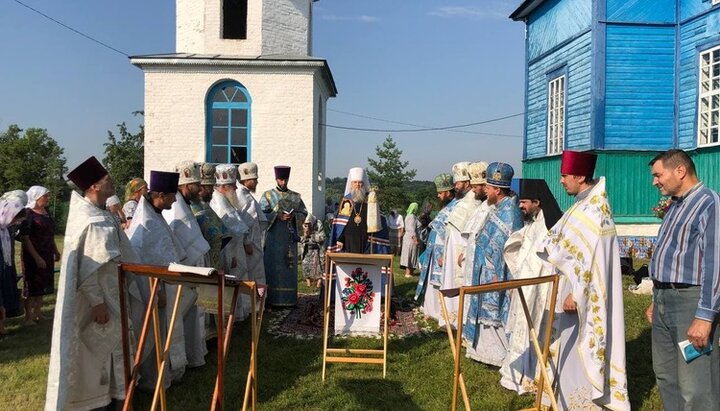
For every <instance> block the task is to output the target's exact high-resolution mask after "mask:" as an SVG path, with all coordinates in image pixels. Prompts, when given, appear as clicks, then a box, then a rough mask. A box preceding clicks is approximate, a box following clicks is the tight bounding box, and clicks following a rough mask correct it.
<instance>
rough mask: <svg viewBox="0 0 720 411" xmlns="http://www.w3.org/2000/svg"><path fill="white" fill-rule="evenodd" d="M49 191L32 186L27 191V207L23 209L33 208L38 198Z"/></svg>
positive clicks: (41, 187)
mask: <svg viewBox="0 0 720 411" xmlns="http://www.w3.org/2000/svg"><path fill="white" fill-rule="evenodd" d="M49 192H50V190H48V189H47V188H45V187H43V186H32V187H30V188H29V189H28V191H27V205H26V206H25V207H27V208H35V202H36V201H37V200H38V198H40V197H42V196H44V195H45V194H47V193H49Z"/></svg>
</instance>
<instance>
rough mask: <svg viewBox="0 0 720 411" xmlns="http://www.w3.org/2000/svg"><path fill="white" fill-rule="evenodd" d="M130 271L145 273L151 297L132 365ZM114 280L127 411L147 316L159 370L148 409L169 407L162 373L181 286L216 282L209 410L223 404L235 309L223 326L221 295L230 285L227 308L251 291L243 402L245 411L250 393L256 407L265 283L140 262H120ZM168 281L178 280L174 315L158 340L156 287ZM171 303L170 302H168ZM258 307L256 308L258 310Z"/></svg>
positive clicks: (158, 320) (130, 407) (146, 333)
mask: <svg viewBox="0 0 720 411" xmlns="http://www.w3.org/2000/svg"><path fill="white" fill-rule="evenodd" d="M128 274H131V275H135V276H143V277H148V279H149V280H150V297H149V298H150V300H149V302H148V304H147V307H146V308H145V315H144V316H143V324H142V328H141V329H140V330H139V336H138V344H137V350H136V352H135V358H134V361H133V364H132V367H131V366H130V336H129V335H128V329H129V324H128V318H129V317H128V315H129V314H128V307H127V296H128V290H127V278H128ZM118 281H119V289H120V290H119V291H120V312H121V317H122V318H121V321H122V344H123V361H124V366H125V400H124V403H123V411H129V410H130V409H132V399H133V396H134V394H135V390H136V385H137V380H138V377H139V372H140V363H141V361H142V354H143V349H144V346H145V341H146V340H147V337H148V332H149V328H150V326H151V325H150V320H151V319H152V327H153V335H154V338H155V341H154V343H155V356H156V366H157V370H158V376H157V383H156V386H155V391H154V393H153V401H152V406H151V410H153V411H154V410H155V409H157V406H158V404H159V405H160V409H161V410H162V411H165V410H167V404H166V401H165V386H164V384H163V381H164V377H165V375H164V374H165V369H166V366H165V364H166V363H167V361H168V357H169V352H170V342H171V341H172V335H173V331H174V325H175V322H176V321H177V314H178V311H179V308H180V301H181V297H182V293H183V287H184V286H185V285H188V286H197V285H211V286H215V287H217V290H218V294H217V303H218V306H217V309H218V315H217V326H218V327H217V332H218V336H217V344H218V353H217V359H218V360H217V375H216V378H215V389H214V391H213V396H212V402H211V404H210V409H211V410H222V409H223V405H224V403H223V376H224V368H225V361H226V360H227V356H228V353H229V348H230V337H231V336H232V328H233V325H234V321H235V310H231V311H230V312H229V315H228V318H227V324H226V325H224V322H225V320H226V319H225V316H224V312H223V294H224V288H225V287H228V288H231V289H232V290H233V295H232V304H231V307H235V306H236V304H237V300H238V294H239V293H243V294H248V295H250V297H251V298H250V301H251V307H252V312H251V314H250V316H251V328H252V331H251V335H252V341H251V344H250V351H251V352H250V366H249V371H248V381H247V384H246V388H245V399H244V402H243V410H245V409H246V407H247V403H248V399H249V397H252V398H251V400H252V409H253V410H255V408H256V403H257V378H256V375H257V343H258V339H259V327H260V324H261V321H262V311H263V309H264V306H265V295H266V293H265V292H264V291H265V286H264V285H260V286H259V285H257V284H256V283H255V282H254V281H238V280H235V279H231V278H226V277H225V276H224V275H223V274H220V273H218V272H217V271H215V270H212V271H211V272H210V274H209V275H208V276H205V275H200V274H193V273H180V272H174V271H169V270H168V268H167V267H165V266H156V265H143V264H118ZM160 281H166V282H169V283H175V284H178V288H177V296H176V298H175V304H174V305H173V307H172V316H171V317H170V323H169V324H168V332H167V336H166V338H165V341H164V343H161V341H160V316H159V310H158V289H159V287H158V286H159V282H160ZM258 294H261V296H260V300H259V301H258V298H257V297H258ZM168 308H170V307H168ZM257 308H259V309H257Z"/></svg>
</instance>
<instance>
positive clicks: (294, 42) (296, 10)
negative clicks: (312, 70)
mask: <svg viewBox="0 0 720 411" xmlns="http://www.w3.org/2000/svg"><path fill="white" fill-rule="evenodd" d="M311 7H312V0H265V1H264V2H263V21H262V54H263V55H268V54H298V55H303V56H307V55H309V54H310V8H311Z"/></svg>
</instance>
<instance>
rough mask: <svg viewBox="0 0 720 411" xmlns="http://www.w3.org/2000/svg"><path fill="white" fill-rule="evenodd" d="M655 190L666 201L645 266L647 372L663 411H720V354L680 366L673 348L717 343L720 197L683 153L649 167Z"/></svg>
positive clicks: (664, 157)
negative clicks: (648, 288) (648, 289)
mask: <svg viewBox="0 0 720 411" xmlns="http://www.w3.org/2000/svg"><path fill="white" fill-rule="evenodd" d="M650 166H651V167H652V176H653V185H655V186H656V187H657V188H658V189H659V190H660V194H662V195H666V196H671V199H672V202H671V204H670V206H669V208H668V210H667V213H666V214H665V218H664V219H663V222H662V225H661V226H660V232H659V234H658V241H657V246H656V248H655V253H654V254H653V256H652V258H651V260H650V276H651V277H652V279H653V282H654V285H655V289H654V292H653V303H652V304H650V307H648V310H647V318H648V321H650V322H651V323H652V354H653V369H654V371H655V376H656V379H657V385H658V388H659V389H660V395H661V397H662V400H663V403H664V405H665V409H667V410H720V350H718V349H717V347H715V348H716V349H715V350H714V351H713V352H712V353H711V354H710V355H702V356H700V357H699V358H697V359H695V360H693V361H692V362H688V363H686V362H685V360H684V358H683V357H682V354H681V352H680V349H679V347H678V343H679V342H682V341H684V340H688V341H689V342H690V343H691V344H692V345H693V346H694V347H695V348H696V349H698V350H701V349H703V348H705V347H706V346H707V345H709V344H712V343H713V342H715V341H716V339H717V337H718V334H719V333H718V319H719V316H718V315H717V314H718V310H720V300H719V297H720V272H719V270H720V229H719V227H718V224H720V198H718V194H717V193H715V192H714V191H712V190H710V189H708V188H707V187H705V186H704V185H703V184H702V183H701V182H700V180H698V177H697V174H696V172H695V164H694V163H693V161H692V159H691V158H690V157H689V156H688V155H687V153H685V152H684V151H682V150H669V151H666V152H665V153H662V154H660V155H658V156H657V157H655V158H654V159H653V160H652V161H651V162H650Z"/></svg>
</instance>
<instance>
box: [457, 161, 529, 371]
mask: <svg viewBox="0 0 720 411" xmlns="http://www.w3.org/2000/svg"><path fill="white" fill-rule="evenodd" d="M513 174H514V171H513V168H512V167H511V166H510V165H508V164H505V163H491V164H490V165H488V168H487V184H486V186H485V194H486V195H487V202H488V204H490V205H495V209H494V210H492V211H490V214H489V216H488V219H487V222H486V223H485V226H484V227H483V229H482V230H481V231H480V235H479V236H478V238H477V240H476V243H475V258H474V263H473V271H472V285H480V284H488V283H494V282H498V281H507V280H511V279H512V278H511V276H510V271H509V270H508V267H507V265H506V264H505V261H504V260H503V249H504V247H505V242H506V241H507V239H508V237H510V234H512V232H514V231H517V230H519V229H520V228H522V226H523V218H522V213H521V211H520V208H519V207H518V200H517V196H516V195H515V193H513V192H512V191H511V190H510V182H511V180H512V177H513ZM509 308H510V298H509V294H507V293H506V292H505V291H496V292H490V293H483V294H476V295H473V296H471V297H470V308H469V310H468V314H467V319H466V321H465V329H464V331H463V337H464V339H465V340H466V342H467V356H468V357H469V358H472V359H474V360H476V361H480V362H483V363H485V364H489V365H494V366H497V367H499V366H501V365H502V363H503V360H504V359H505V354H506V352H507V346H508V343H507V336H506V335H505V330H504V327H505V322H506V321H507V317H508V310H509Z"/></svg>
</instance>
